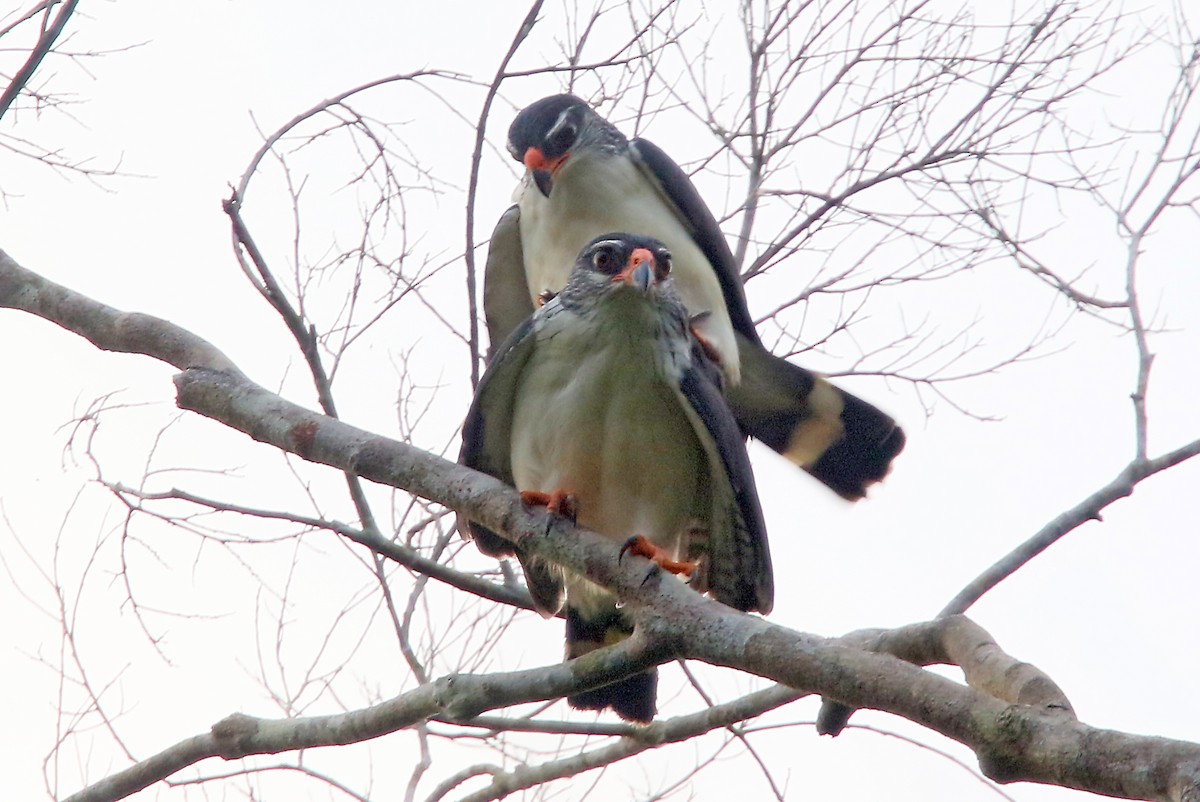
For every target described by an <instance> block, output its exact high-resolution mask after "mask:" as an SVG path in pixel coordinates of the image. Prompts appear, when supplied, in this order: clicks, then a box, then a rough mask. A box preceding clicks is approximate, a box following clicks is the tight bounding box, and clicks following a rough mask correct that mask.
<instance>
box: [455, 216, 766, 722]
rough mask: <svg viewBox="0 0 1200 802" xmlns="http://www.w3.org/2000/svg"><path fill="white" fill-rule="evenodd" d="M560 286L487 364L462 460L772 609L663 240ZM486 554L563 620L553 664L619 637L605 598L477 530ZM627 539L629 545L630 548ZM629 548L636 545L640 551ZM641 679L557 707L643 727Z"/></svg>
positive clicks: (616, 245)
mask: <svg viewBox="0 0 1200 802" xmlns="http://www.w3.org/2000/svg"><path fill="white" fill-rule="evenodd" d="M572 262H573V263H574V268H573V270H571V272H570V279H569V280H568V281H567V282H566V286H565V287H564V288H563V289H562V291H561V292H560V293H559V294H558V295H557V296H556V297H555V298H553V299H552V300H550V301H549V302H547V303H546V304H545V305H544V306H542V307H541V308H540V309H538V310H537V312H536V313H535V314H534V315H533V316H532V317H530V318H528V319H526V320H525V321H524V322H523V323H522V324H521V325H519V326H518V327H517V328H516V329H515V330H514V332H513V333H512V335H511V336H510V337H509V338H508V339H507V340H506V341H505V342H504V343H503V344H502V345H501V346H499V348H498V349H497V350H496V352H495V354H494V355H493V358H492V361H491V363H490V364H489V365H488V368H487V371H486V372H485V373H484V375H483V378H482V380H481V381H480V383H479V386H478V388H476V392H475V398H474V401H473V402H472V404H471V409H470V412H468V414H467V420H466V422H465V423H464V424H463V448H462V453H461V455H460V458H459V459H460V462H462V463H463V464H464V465H466V466H468V467H471V468H475V469H477V470H481V471H484V472H485V473H489V474H491V475H492V476H495V477H497V478H498V479H501V480H503V481H505V482H508V483H509V484H512V485H514V486H515V487H516V488H517V489H518V490H520V491H521V496H522V498H524V499H525V500H526V502H530V503H534V502H536V503H542V504H547V505H548V506H549V507H550V508H551V509H553V510H556V511H558V512H562V513H568V514H571V515H574V516H575V518H576V520H577V521H578V523H580V524H582V525H584V526H586V527H588V528H590V529H593V530H595V531H597V532H599V533H600V534H602V535H606V536H608V537H609V538H611V539H613V540H615V541H617V542H621V543H624V544H625V547H624V548H623V549H622V551H626V550H630V549H632V550H633V551H634V553H637V554H641V555H644V556H647V557H649V558H651V559H652V560H654V561H655V562H656V563H657V564H658V565H660V566H661V567H662V568H663V569H665V570H668V571H672V572H676V573H686V574H689V575H690V576H691V584H692V587H694V588H696V589H697V590H699V591H706V592H708V593H710V594H711V595H712V596H713V597H714V598H716V599H717V600H718V601H720V602H723V603H725V604H727V605H729V606H731V607H735V608H737V609H739V610H747V611H750V610H758V611H760V612H763V613H766V612H769V611H770V609H771V604H772V601H773V593H774V585H773V580H772V573H771V558H770V555H769V553H768V550H767V539H766V531H765V525H764V523H763V517H762V510H761V508H760V507H759V502H758V494H757V491H756V489H755V485H754V475H753V473H752V471H751V468H750V460H749V458H748V457H747V455H746V446H745V443H744V442H743V440H742V436H741V433H740V432H739V431H738V427H737V423H736V422H735V421H734V419H733V415H732V414H731V413H730V411H729V408H728V406H726V404H725V400H724V398H723V396H722V394H721V388H720V383H721V381H722V376H721V373H720V371H719V370H718V369H717V368H716V366H715V365H714V364H713V362H712V361H711V360H710V358H709V356H708V352H707V351H706V349H705V348H704V347H703V346H702V345H701V343H700V342H699V341H698V340H697V339H696V338H695V337H694V336H693V333H692V330H691V321H690V320H689V317H688V313H687V312H686V311H685V309H684V307H683V304H682V303H681V302H680V300H679V297H678V295H676V293H675V291H674V289H673V288H672V281H671V272H672V271H671V263H672V258H671V255H670V253H668V251H667V249H666V247H664V246H663V244H662V243H661V242H658V241H657V240H653V239H651V238H649V237H639V236H633V235H629V234H622V233H614V234H606V235H603V236H601V237H600V238H599V239H597V240H595V241H594V242H592V243H590V244H588V245H587V246H586V247H585V248H584V249H583V250H582V252H581V253H580V254H579V255H578V257H577V258H573V259H572ZM467 527H468V529H467V533H468V534H470V536H471V537H473V538H474V540H475V542H476V545H477V546H478V547H479V549H480V550H481V551H483V552H484V553H485V554H490V555H493V556H503V555H510V554H515V555H516V556H517V558H518V559H519V560H520V561H521V565H522V567H523V568H524V570H525V578H526V582H527V584H528V586H529V591H530V594H531V595H532V596H533V599H534V601H535V602H536V603H537V605H538V607H539V609H541V610H542V611H543V612H546V613H550V614H553V613H556V612H558V610H559V609H560V608H561V607H562V605H563V602H564V598H563V596H564V592H565V596H566V599H565V602H566V608H567V615H566V618H567V657H578V656H580V655H582V654H586V653H587V652H589V651H592V650H593V649H598V648H600V647H601V646H604V645H605V644H608V643H613V642H615V641H617V640H620V639H621V638H623V637H626V636H628V635H629V634H630V633H631V632H632V621H631V619H629V617H628V616H627V615H626V613H625V611H624V610H623V609H621V608H619V607H618V605H617V599H616V597H615V596H614V595H613V594H612V593H610V592H609V591H607V590H605V589H604V588H602V587H600V586H599V585H596V584H593V583H592V582H590V581H589V580H588V579H587V578H585V577H583V576H581V575H577V574H574V573H571V572H569V571H564V570H563V569H562V568H559V567H557V566H554V565H551V564H548V563H545V562H542V561H539V560H536V559H535V558H533V557H532V556H531V555H527V554H524V553H522V552H521V551H520V550H518V549H516V548H515V547H514V546H513V544H511V543H510V542H508V541H506V540H504V539H502V538H501V537H500V536H499V535H497V534H495V533H494V532H491V531H490V530H488V529H486V528H484V527H483V526H481V525H479V524H476V523H468V524H467ZM631 536H632V537H631ZM638 536H641V537H638ZM655 676H656V675H655V673H654V672H653V671H649V672H644V673H642V674H637V675H634V676H632V677H629V678H627V679H625V680H621V681H618V682H616V683H613V684H610V685H606V686H603V687H600V688H597V689H594V690H592V691H588V692H586V693H584V694H580V695H577V696H573V697H570V698H569V699H568V701H569V702H570V703H571V704H572V706H574V707H582V708H587V709H598V708H605V707H612V708H613V709H614V710H615V711H616V712H617V713H618V714H619V715H620V716H621V717H622V718H626V719H630V720H634V721H649V720H650V719H652V718H653V717H654V712H655V686H656V680H655Z"/></svg>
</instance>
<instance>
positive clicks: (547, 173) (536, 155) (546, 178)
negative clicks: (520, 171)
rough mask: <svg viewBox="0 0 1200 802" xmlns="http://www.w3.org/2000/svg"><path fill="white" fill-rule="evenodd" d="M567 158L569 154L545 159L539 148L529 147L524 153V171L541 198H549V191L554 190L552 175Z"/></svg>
mask: <svg viewBox="0 0 1200 802" xmlns="http://www.w3.org/2000/svg"><path fill="white" fill-rule="evenodd" d="M569 156H570V154H569V153H564V154H563V155H561V156H559V157H558V158H557V159H547V158H546V156H545V154H543V153H542V150H541V148H532V147H531V148H529V149H528V150H526V151H525V158H524V159H522V161H523V162H524V163H525V169H526V170H528V171H529V174H530V175H531V176H533V183H534V185H535V186H537V188H538V191H539V192H541V193H542V196H543V197H546V198H548V197H550V190H552V189H554V174H555V173H557V172H558V171H559V169H560V168H561V167H562V166H563V164H565V163H566V161H567V159H568V158H569Z"/></svg>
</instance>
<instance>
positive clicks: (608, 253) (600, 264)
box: [592, 248, 617, 273]
mask: <svg viewBox="0 0 1200 802" xmlns="http://www.w3.org/2000/svg"><path fill="white" fill-rule="evenodd" d="M616 262H617V259H616V257H615V256H614V255H613V252H612V249H611V248H600V249H599V250H597V251H596V252H595V253H593V254H592V264H593V265H595V267H596V269H597V270H599V271H600V272H601V273H611V272H613V265H615V264H616Z"/></svg>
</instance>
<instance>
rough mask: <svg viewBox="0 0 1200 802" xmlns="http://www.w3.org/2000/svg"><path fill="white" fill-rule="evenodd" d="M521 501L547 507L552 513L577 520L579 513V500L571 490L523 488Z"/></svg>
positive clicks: (533, 505)
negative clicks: (546, 491) (544, 491)
mask: <svg viewBox="0 0 1200 802" xmlns="http://www.w3.org/2000/svg"><path fill="white" fill-rule="evenodd" d="M521 501H523V502H525V504H527V505H528V506H530V507H545V508H546V509H547V510H549V511H550V513H551V514H552V515H560V516H562V517H563V518H568V519H570V520H572V521H574V520H575V518H576V516H577V515H578V514H579V502H578V501H577V500H576V498H575V496H574V495H573V494H572V493H571V492H570V491H569V490H555V491H554V492H553V493H543V492H542V491H540V490H522V491H521Z"/></svg>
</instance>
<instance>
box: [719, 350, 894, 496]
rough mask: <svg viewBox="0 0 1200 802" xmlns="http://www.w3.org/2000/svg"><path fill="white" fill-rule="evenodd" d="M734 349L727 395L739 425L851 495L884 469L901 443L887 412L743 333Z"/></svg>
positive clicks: (876, 478) (842, 493)
mask: <svg viewBox="0 0 1200 802" xmlns="http://www.w3.org/2000/svg"><path fill="white" fill-rule="evenodd" d="M738 356H739V359H740V361H741V372H742V381H741V383H740V384H738V385H737V386H736V387H731V388H729V393H728V395H729V405H730V407H731V408H732V409H733V414H734V417H736V418H737V422H738V425H739V426H741V427H742V431H743V432H745V433H746V434H748V435H750V436H751V437H753V438H755V439H757V440H761V441H762V442H763V443H765V444H766V445H767V446H769V447H770V448H772V449H774V450H775V451H777V452H779V453H780V454H782V455H783V456H785V457H787V458H788V459H790V460H791V461H792V462H794V463H796V464H797V465H799V466H800V467H801V468H803V469H804V470H806V471H808V472H809V473H810V474H812V475H813V476H814V477H816V478H817V479H819V480H820V481H821V482H822V483H824V484H825V485H826V486H827V487H828V488H829V489H830V490H832V491H834V492H835V493H837V494H838V495H839V496H841V497H843V498H847V499H850V500H852V501H853V500H855V499H860V498H862V497H863V496H865V495H866V492H867V488H868V487H870V486H871V485H872V484H874V483H875V482H878V481H879V480H881V479H883V477H885V476H887V473H888V470H889V469H890V468H891V465H892V460H893V459H894V458H895V457H896V455H897V454H899V453H900V450H901V449H902V448H904V432H903V431H902V430H901V429H900V427H899V426H897V425H896V422H895V421H894V420H892V418H891V417H890V416H889V415H887V414H886V413H885V412H882V411H880V410H879V409H876V408H875V407H873V406H871V405H870V404H868V403H867V402H866V401H863V400H862V399H861V398H857V397H855V396H853V395H850V394H849V393H847V392H844V391H842V390H839V389H838V388H837V387H834V386H833V385H832V384H830V383H829V382H827V381H825V380H824V379H823V378H821V377H820V376H818V375H817V374H815V373H813V372H811V371H808V370H805V369H804V368H802V367H800V366H799V365H793V364H792V363H791V362H788V361H787V360H786V359H780V358H779V357H777V356H774V355H773V354H771V353H770V352H769V351H766V350H765V349H764V348H763V347H762V346H760V345H756V344H754V343H751V342H750V341H749V340H746V339H745V338H742V337H739V338H738Z"/></svg>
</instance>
